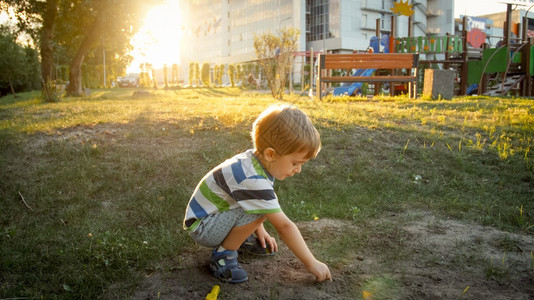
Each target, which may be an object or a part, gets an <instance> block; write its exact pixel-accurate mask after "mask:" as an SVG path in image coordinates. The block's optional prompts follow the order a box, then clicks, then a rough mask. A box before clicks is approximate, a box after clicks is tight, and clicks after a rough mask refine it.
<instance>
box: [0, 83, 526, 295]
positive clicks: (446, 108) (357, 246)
mask: <svg viewBox="0 0 534 300" xmlns="http://www.w3.org/2000/svg"><path fill="white" fill-rule="evenodd" d="M147 91H148V92H149V94H148V95H144V96H134V95H133V92H134V90H133V89H113V90H96V91H93V93H92V94H91V95H90V96H88V97H84V98H64V99H63V100H62V101H61V102H58V103H42V102H41V101H40V100H39V94H38V93H37V94H36V93H27V94H23V95H20V97H19V98H13V97H12V96H8V97H3V98H0V170H1V172H0V201H1V202H0V203H1V209H0V299H3V298H17V297H20V298H31V299H34V298H43V299H50V298H73V299H80V298H85V299H95V298H99V297H100V298H121V299H124V298H128V297H129V295H133V294H135V291H136V289H137V288H138V286H139V284H140V282H142V280H143V277H144V276H145V275H146V274H150V273H151V272H154V271H157V270H162V269H169V266H168V265H167V262H169V261H172V260H174V259H175V258H176V257H179V256H180V255H181V254H182V253H184V252H187V251H188V249H191V248H192V247H196V246H195V245H194V243H193V242H192V241H191V239H190V238H189V236H188V235H187V234H186V232H184V231H183V230H182V228H181V226H182V225H181V222H182V218H183V213H184V210H185V206H186V204H187V202H188V200H189V197H190V195H191V193H192V191H193V189H194V188H195V186H196V184H197V183H198V181H199V180H200V179H201V178H202V177H203V176H204V175H205V173H206V172H207V171H209V170H210V169H211V168H212V167H214V166H215V165H217V164H219V163H220V162H222V161H223V160H225V159H226V158H229V157H231V156H232V155H234V154H236V153H238V152H240V151H244V150H246V149H248V148H250V147H251V143H250V138H249V136H250V134H249V132H250V129H251V126H252V122H253V121H254V119H255V118H256V117H257V116H258V114H259V113H260V112H261V111H262V110H263V109H265V108H266V107H267V106H269V105H270V104H273V103H275V102H276V101H275V100H273V99H272V98H271V97H270V95H267V94H256V93H253V92H250V91H242V90H240V89H237V88H224V89H177V90H158V91H154V90H147ZM285 101H286V102H289V103H292V104H295V105H297V106H299V107H300V108H301V109H303V110H304V111H305V112H307V113H308V114H309V116H310V118H311V119H312V121H313V122H314V123H315V124H316V127H317V129H318V130H319V132H320V133H321V137H322V141H323V149H322V150H321V152H320V154H319V156H318V157H317V158H316V159H315V160H312V161H310V162H309V163H307V164H306V165H305V166H304V168H303V170H302V173H301V174H300V175H297V176H295V177H293V178H290V179H287V180H284V181H278V182H277V183H276V184H275V188H276V191H277V194H278V196H279V198H280V202H281V205H282V208H283V209H284V211H285V213H286V214H287V215H288V216H289V217H290V218H291V219H292V220H293V221H295V222H307V221H313V220H315V219H327V220H338V221H342V222H346V223H343V224H351V226H355V227H358V228H360V230H361V231H360V232H359V235H358V237H359V238H357V239H344V238H343V236H336V235H332V236H331V237H328V236H327V235H326V234H327V233H321V232H319V233H316V234H318V235H321V234H323V237H322V239H321V241H326V242H328V241H330V242H332V243H325V244H324V245H322V244H317V245H316V246H315V248H314V249H315V251H316V252H317V253H319V256H320V257H321V259H323V260H325V261H326V262H327V263H329V265H330V266H331V267H332V268H334V269H342V268H343V266H344V265H347V264H348V262H347V257H350V256H351V254H350V253H349V251H348V250H347V249H352V250H354V251H362V252H365V251H366V250H370V248H372V247H378V246H380V247H383V256H382V258H383V259H384V260H383V263H384V264H391V263H393V261H395V260H398V259H399V257H402V256H409V255H410V254H409V253H403V252H402V251H403V249H404V248H403V247H401V246H399V245H400V244H399V243H400V242H402V241H400V240H399V239H401V238H402V236H403V235H402V234H400V232H399V226H400V225H402V224H407V222H409V221H410V220H413V219H414V218H415V217H413V216H414V215H417V214H419V215H427V214H431V215H433V216H436V217H437V218H439V219H441V220H458V221H461V222H465V223H468V224H473V226H488V227H490V228H494V229H496V230H500V231H503V232H507V233H510V234H520V235H522V236H527V237H532V236H533V234H534V153H533V152H532V151H531V150H532V148H533V145H534V101H533V100H531V99H512V98H490V97H465V98H454V99H453V100H452V101H447V100H439V101H438V100H436V101H431V100H422V99H416V100H412V99H408V98H402V97H399V98H381V97H375V98H374V99H372V100H368V99H367V98H365V99H358V98H338V99H336V98H326V99H325V101H323V102H318V101H317V100H314V101H310V99H309V98H307V97H299V96H296V95H292V96H287V98H286V99H285ZM389 216H412V217H411V218H410V217H403V218H401V220H399V221H398V222H399V223H388V222H385V223H384V222H381V223H378V224H377V222H376V220H382V219H383V218H389ZM340 230H344V229H343V228H340ZM403 234H404V233H403ZM392 240H394V241H397V242H398V243H397V244H394V243H391V242H390V241H392ZM500 241H501V242H502V243H503V245H502V247H501V248H499V249H505V250H504V251H505V252H506V251H507V252H511V251H513V245H515V244H517V243H518V242H517V241H515V240H514V239H513V238H508V239H501V240H500ZM321 245H322V246H321ZM507 245H508V246H507ZM509 245H512V246H509ZM507 249H508V250H507ZM510 249H512V250H510ZM532 250H534V249H522V251H523V252H525V261H524V263H525V265H527V266H530V267H529V268H530V269H529V268H527V271H526V272H529V273H528V275H529V276H530V278H534V258H533V257H532ZM399 251H400V252H399ZM462 255H463V256H462ZM462 255H460V254H459V255H458V256H455V258H458V260H457V261H455V262H454V263H455V264H457V265H462V264H464V263H466V262H465V260H459V258H461V257H465V256H466V255H467V254H466V253H463V254H462ZM505 255H506V254H505ZM500 259H501V256H499V257H497V256H495V260H500ZM502 260H503V265H504V261H505V258H502ZM379 263H380V262H379ZM469 264H470V266H472V268H475V269H476V268H480V270H482V271H483V272H484V274H485V276H486V278H487V279H488V280H496V281H498V282H499V283H501V284H502V283H503V282H504V283H506V282H507V281H509V282H512V281H513V278H512V276H508V274H507V273H506V272H504V273H503V270H502V268H497V267H495V266H494V264H493V257H492V261H491V262H490V261H489V260H488V259H483V258H478V259H472V260H470V261H469ZM436 268H439V266H437V267H436ZM380 278H382V277H380ZM380 278H378V279H376V278H375V279H376V280H375V281H372V282H370V281H365V282H364V281H362V282H360V283H358V285H359V287H364V286H365V285H366V284H375V285H381V284H382V285H389V286H390V287H391V286H396V284H395V283H391V280H392V279H391V278H384V279H380ZM531 282H532V281H531ZM404 288H407V287H404ZM397 289H402V288H401V287H397ZM382 290H385V288H382ZM207 292H209V290H208V291H207ZM464 293H468V292H465V291H464ZM412 294H413V293H411V292H404V295H412ZM364 296H365V294H364ZM274 298H276V297H274ZM364 298H365V297H364ZM377 298H380V297H379V295H378V294H377V297H375V298H374V299H377ZM383 298H388V296H387V295H386V296H383Z"/></svg>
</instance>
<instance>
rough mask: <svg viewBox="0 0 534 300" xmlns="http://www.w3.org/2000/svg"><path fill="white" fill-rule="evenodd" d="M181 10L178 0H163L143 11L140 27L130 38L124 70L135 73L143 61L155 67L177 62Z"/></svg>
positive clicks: (178, 62)
mask: <svg viewBox="0 0 534 300" xmlns="http://www.w3.org/2000/svg"><path fill="white" fill-rule="evenodd" d="M181 27H182V23H181V10H180V5H179V1H178V0H167V2H166V3H165V4H164V5H161V6H157V7H154V8H153V9H152V10H151V11H149V12H148V13H147V16H146V18H145V21H144V25H143V27H142V28H141V30H140V31H139V32H138V33H137V34H136V35H135V36H134V37H133V38H132V40H131V42H130V43H131V44H132V46H133V47H134V49H133V51H132V52H131V53H130V55H132V56H133V57H134V60H133V62H132V63H131V64H130V66H129V67H128V70H127V71H128V73H139V71H140V69H139V66H140V65H141V64H143V63H149V64H152V66H153V67H154V68H156V69H159V68H162V67H163V65H164V64H166V65H167V66H168V67H170V66H172V64H180V40H181V36H182V30H181Z"/></svg>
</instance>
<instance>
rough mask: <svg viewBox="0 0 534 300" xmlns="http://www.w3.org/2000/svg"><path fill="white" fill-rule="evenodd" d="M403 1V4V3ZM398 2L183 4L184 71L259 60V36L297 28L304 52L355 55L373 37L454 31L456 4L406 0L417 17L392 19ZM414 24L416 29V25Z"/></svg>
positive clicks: (220, 0)
mask: <svg viewBox="0 0 534 300" xmlns="http://www.w3.org/2000/svg"><path fill="white" fill-rule="evenodd" d="M402 1H403V0H398V2H402ZM394 2H397V1H394V0H191V1H183V3H182V8H183V9H184V16H185V20H184V24H185V25H184V31H185V32H184V34H183V40H182V43H181V44H182V46H181V51H180V56H181V58H180V61H181V64H182V69H184V70H185V71H187V69H188V66H189V63H190V62H199V63H205V62H208V63H211V64H230V63H233V64H235V63H246V62H252V61H254V60H256V54H255V51H254V36H255V35H257V34H261V33H266V32H271V33H276V32H277V30H279V29H281V28H283V27H285V26H292V27H295V28H298V29H299V30H300V32H301V34H300V38H299V42H298V47H297V49H298V51H310V50H312V49H313V51H325V49H326V50H327V51H329V52H332V53H352V51H354V50H362V51H364V50H366V49H367V48H368V47H369V42H370V39H371V38H372V37H373V36H376V32H377V27H378V31H379V32H380V35H384V34H388V35H389V34H391V30H392V22H395V24H393V25H394V26H393V27H394V28H395V31H396V32H395V33H394V35H395V37H404V36H408V35H412V36H428V35H445V34H446V33H453V32H454V17H453V12H454V4H453V1H440V0H404V2H405V3H406V4H411V5H412V10H413V11H414V14H413V15H412V17H411V18H408V17H406V16H397V17H396V18H395V19H393V18H392V16H393V11H392V10H391V8H392V7H394ZM410 21H411V23H412V24H411V26H410V24H409V23H410Z"/></svg>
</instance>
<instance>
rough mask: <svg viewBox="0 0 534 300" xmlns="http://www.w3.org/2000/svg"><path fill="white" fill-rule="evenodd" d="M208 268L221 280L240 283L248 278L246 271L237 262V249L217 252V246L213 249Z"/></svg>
mask: <svg viewBox="0 0 534 300" xmlns="http://www.w3.org/2000/svg"><path fill="white" fill-rule="evenodd" d="M210 269H211V270H212V271H213V275H215V277H217V278H219V279H220V280H222V281H226V282H230V283H240V282H245V281H247V280H248V276H247V272H245V270H243V268H242V267H241V265H240V264H239V263H238V262H237V251H232V250H225V251H223V252H217V248H215V249H213V253H212V254H211V259H210Z"/></svg>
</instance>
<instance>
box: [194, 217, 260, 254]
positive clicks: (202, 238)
mask: <svg viewBox="0 0 534 300" xmlns="http://www.w3.org/2000/svg"><path fill="white" fill-rule="evenodd" d="M265 219H266V218H265V217H264V216H263V215H250V214H246V213H245V212H244V211H243V209H241V208H237V209H233V210H229V211H225V212H222V213H218V214H215V215H210V216H207V217H206V218H204V219H202V221H201V223H200V224H199V225H198V226H197V228H196V229H195V230H193V231H192V232H190V233H189V234H190V236H191V237H192V238H193V240H195V242H197V243H199V244H200V245H203V246H206V247H216V246H220V245H222V246H223V247H224V248H226V249H231V250H235V249H238V248H239V246H240V245H241V244H242V243H243V242H244V241H245V239H246V238H247V237H248V236H249V235H250V234H252V233H253V232H254V231H256V229H257V228H258V226H260V225H261V223H262V222H263V221H265ZM227 239H228V241H227V242H225V241H226V240H227ZM239 240H241V241H239ZM223 243H224V244H223ZM235 244H237V246H236V245H235ZM225 245H226V246H228V247H229V248H227V247H225Z"/></svg>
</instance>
